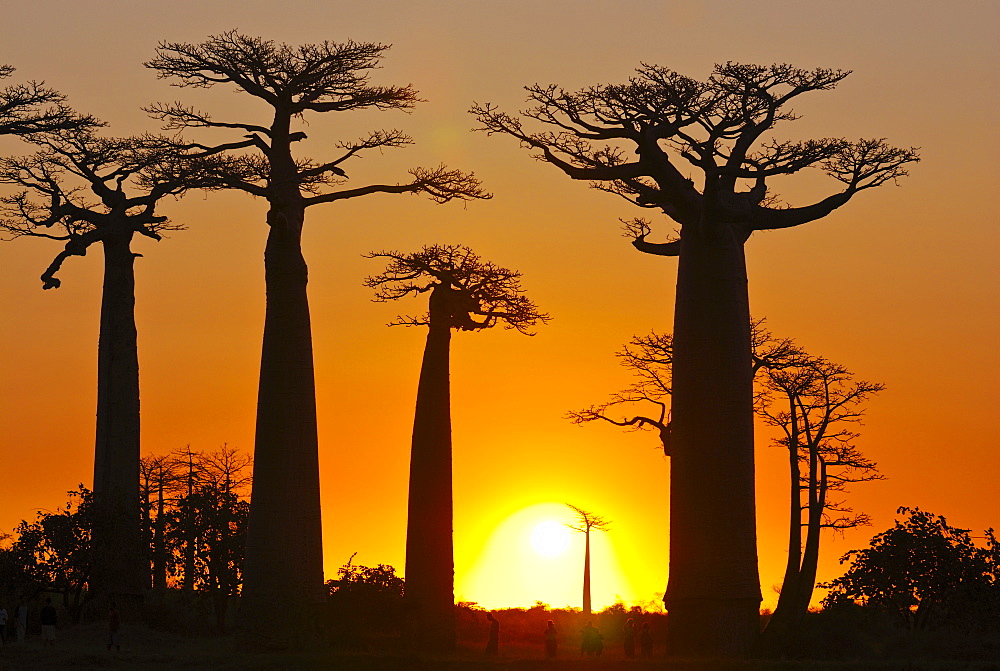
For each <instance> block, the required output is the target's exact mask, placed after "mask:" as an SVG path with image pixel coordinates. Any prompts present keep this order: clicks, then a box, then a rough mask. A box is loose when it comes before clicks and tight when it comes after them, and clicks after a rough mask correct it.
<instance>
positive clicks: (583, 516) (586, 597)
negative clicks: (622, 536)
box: [566, 503, 611, 615]
mask: <svg viewBox="0 0 1000 671" xmlns="http://www.w3.org/2000/svg"><path fill="white" fill-rule="evenodd" d="M566 505H567V506H569V507H570V508H572V509H573V512H575V513H576V519H577V522H576V524H567V525H566V526H568V527H569V528H570V529H572V530H573V531H579V532H580V533H582V534H583V537H584V541H585V545H584V550H583V614H584V615H590V610H591V608H590V532H591V531H592V530H596V531H608V530H609V529H610V528H611V520H606V519H604V518H603V517H601V516H600V515H595V514H594V513H592V512H590V511H588V510H584V509H583V508H577V507H576V506H574V505H573V504H572V503H567V504H566Z"/></svg>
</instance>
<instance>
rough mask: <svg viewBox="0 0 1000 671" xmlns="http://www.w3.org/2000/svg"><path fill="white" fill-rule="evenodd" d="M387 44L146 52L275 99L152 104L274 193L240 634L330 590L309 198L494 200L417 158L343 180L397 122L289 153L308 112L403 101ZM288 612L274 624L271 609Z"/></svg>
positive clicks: (166, 45)
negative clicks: (376, 77) (305, 250)
mask: <svg viewBox="0 0 1000 671" xmlns="http://www.w3.org/2000/svg"><path fill="white" fill-rule="evenodd" d="M387 49H388V47H387V46H385V45H382V44H373V43H364V42H345V43H342V44H341V43H334V42H323V43H321V44H305V45H301V46H289V45H287V44H276V43H274V42H272V41H270V40H264V39H261V38H257V37H249V36H246V35H241V34H239V33H238V32H236V31H228V32H225V33H222V34H220V35H215V36H211V37H209V38H208V40H206V41H205V42H202V43H201V44H187V43H180V42H163V43H161V44H160V46H159V48H158V49H157V56H156V58H154V59H153V60H151V61H149V62H148V63H146V66H147V67H149V68H152V69H153V70H155V71H156V73H157V76H158V77H160V78H164V79H173V80H174V82H173V83H174V85H176V86H180V87H189V88H211V87H214V86H228V87H232V88H234V89H236V90H237V91H239V92H241V93H244V94H247V95H248V96H250V97H251V98H253V99H256V101H257V102H260V103H263V104H264V105H265V106H266V107H268V108H269V113H270V114H269V118H266V119H264V120H262V121H254V120H231V121H221V120H216V119H214V118H213V117H211V116H210V115H208V114H206V113H203V112H199V111H197V110H195V109H194V108H192V107H186V106H184V105H182V104H180V103H174V104H156V105H153V106H151V107H149V108H147V111H148V112H149V113H150V114H151V115H152V116H154V117H155V118H158V119H160V120H161V121H163V122H164V124H165V128H167V129H172V130H181V129H187V130H190V129H207V130H210V131H216V132H228V133H230V134H232V137H231V138H230V139H229V140H228V141H223V142H219V143H215V144H204V143H188V144H183V145H182V146H184V148H185V149H186V150H187V151H188V152H189V154H190V155H191V156H205V155H217V154H223V153H224V154H226V155H227V156H228V157H229V161H230V163H229V165H230V167H231V172H230V174H229V179H228V182H227V184H226V186H227V187H229V188H233V189H238V190H241V191H244V192H246V193H249V194H251V195H253V196H257V197H260V198H263V199H264V200H266V201H267V204H268V211H267V216H266V223H267V226H268V235H267V244H266V247H265V250H264V282H265V287H266V292H267V302H266V308H265V316H264V338H263V345H262V352H261V367H260V383H259V389H258V397H257V424H256V439H255V446H254V482H253V492H252V494H251V510H250V521H249V536H248V540H247V561H246V573H245V575H246V578H245V589H244V592H243V599H244V605H245V607H244V608H243V609H242V615H243V619H244V631H247V632H252V636H253V637H255V638H258V639H259V637H260V636H268V637H269V638H271V639H273V640H274V641H275V642H280V643H282V644H287V643H288V642H289V641H291V640H294V639H295V638H296V637H301V636H302V635H303V634H306V633H307V632H312V631H315V626H314V623H315V620H316V616H315V615H314V614H312V613H311V608H312V607H313V605H315V604H317V603H319V602H322V601H323V600H324V599H325V594H326V592H325V587H324V583H323V548H322V530H321V520H320V499H319V457H318V443H317V435H316V391H315V381H314V374H313V356H312V332H311V326H310V319H309V303H308V298H307V292H306V282H307V267H306V262H305V258H304V257H303V255H302V244H301V239H302V227H303V224H304V221H305V212H306V209H307V208H309V207H312V206H314V205H320V204H324V203H333V202H337V201H341V200H345V199H348V198H355V197H359V196H365V195H369V194H373V193H423V194H426V195H427V196H429V197H430V198H431V199H432V200H434V201H435V202H438V203H444V202H447V201H450V200H453V199H463V200H464V199H471V198H486V197H488V194H486V193H485V192H483V190H482V189H481V187H480V184H479V182H478V180H476V178H475V177H474V176H473V175H471V174H466V173H463V172H460V171H457V170H450V169H448V168H445V167H444V166H439V167H436V168H429V169H427V168H413V169H412V170H410V171H409V174H410V178H411V179H410V180H409V181H407V182H405V183H399V184H369V185H365V186H358V187H353V188H347V182H348V178H347V173H346V172H345V171H344V168H343V166H344V165H345V164H346V162H347V161H349V160H350V159H352V158H357V157H359V156H361V155H363V154H365V153H366V152H369V151H383V150H386V149H391V148H394V147H402V146H405V145H408V144H411V142H412V141H411V139H410V138H409V137H408V136H406V135H405V134H404V133H402V132H400V131H398V130H378V131H373V132H371V133H370V134H369V135H368V136H367V137H363V138H361V139H359V140H355V141H346V142H341V143H339V144H338V145H337V150H338V153H339V155H337V156H335V157H334V158H332V159H331V160H328V161H325V162H318V161H313V160H311V159H307V158H297V157H296V156H294V155H293V152H292V145H293V144H295V143H298V142H302V141H303V140H305V139H306V134H305V133H304V132H302V131H299V130H293V128H292V123H293V121H298V122H301V121H304V120H305V117H306V115H307V114H313V113H327V112H347V111H351V110H365V109H368V110H393V109H398V110H407V109H410V108H412V107H413V106H414V105H415V104H416V103H417V102H418V98H417V93H416V91H414V90H413V88H411V87H410V86H376V85H372V84H371V83H370V82H369V80H368V77H369V73H370V72H371V71H372V70H373V69H374V68H376V67H378V63H379V61H380V60H381V58H382V57H383V55H384V54H385V51H386V50H387ZM276 603H283V604H285V606H286V609H287V612H288V614H289V617H284V618H280V622H279V623H278V626H277V627H276V626H275V618H274V617H273V615H272V610H273V606H274V604H276Z"/></svg>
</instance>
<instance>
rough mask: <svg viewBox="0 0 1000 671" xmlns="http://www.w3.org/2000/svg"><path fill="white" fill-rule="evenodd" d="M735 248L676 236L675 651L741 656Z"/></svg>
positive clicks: (750, 575) (752, 610) (745, 513)
mask: <svg viewBox="0 0 1000 671" xmlns="http://www.w3.org/2000/svg"><path fill="white" fill-rule="evenodd" d="M750 363H751V361H750V311H749V301H748V296H747V277H746V262H745V259H744V255H743V244H742V242H741V241H740V240H737V239H736V238H735V237H734V236H732V234H731V233H730V232H729V231H728V230H727V231H724V232H720V233H719V234H717V235H712V236H708V235H705V234H704V233H702V234H699V232H698V231H684V232H683V233H682V238H681V251H680V260H679V266H678V277H677V304H676V309H675V314H674V359H673V397H672V423H671V451H672V455H673V456H672V457H671V486H670V580H669V584H668V585H667V591H666V595H665V597H664V603H665V605H666V607H667V609H668V610H669V613H670V615H669V617H670V634H669V636H670V642H669V646H670V647H669V650H670V653H671V654H673V655H684V656H732V657H740V656H744V655H747V654H748V653H749V652H750V651H751V649H752V648H753V647H754V645H755V643H756V640H757V637H758V634H759V611H758V609H759V606H760V601H761V593H760V580H759V577H758V572H757V538H756V519H755V498H754V444H753V401H752V399H753V387H752V385H753V379H752V369H751V365H750Z"/></svg>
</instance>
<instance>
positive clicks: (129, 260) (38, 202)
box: [0, 127, 215, 610]
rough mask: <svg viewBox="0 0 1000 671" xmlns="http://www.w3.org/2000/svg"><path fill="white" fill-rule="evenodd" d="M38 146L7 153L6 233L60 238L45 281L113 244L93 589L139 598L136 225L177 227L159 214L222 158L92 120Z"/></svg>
mask: <svg viewBox="0 0 1000 671" xmlns="http://www.w3.org/2000/svg"><path fill="white" fill-rule="evenodd" d="M29 141H30V142H31V143H32V144H33V145H35V146H36V147H38V151H37V152H36V153H34V154H32V155H30V156H27V157H23V158H7V159H2V160H0V182H4V183H7V184H12V185H14V186H15V187H16V188H17V189H18V190H17V191H16V192H15V193H13V194H12V195H8V196H4V197H3V198H0V213H2V215H3V219H2V220H0V230H5V231H6V232H7V233H9V234H11V235H13V236H15V237H21V236H23V237H36V238H47V239H49V240H56V241H59V242H63V243H64V245H63V249H62V251H60V252H59V253H58V254H57V255H56V257H55V260H54V261H53V262H52V263H51V264H50V265H49V267H48V268H46V269H45V272H44V273H43V274H42V276H41V279H42V288H44V289H53V288H56V287H58V286H59V285H60V280H59V278H57V277H56V273H57V272H58V271H59V270H60V268H61V267H62V264H63V262H64V261H65V260H66V259H68V258H69V257H71V256H85V255H86V254H87V251H88V250H89V249H90V247H91V246H92V245H95V244H98V243H99V244H100V247H101V249H102V250H103V252H104V286H103V292H102V295H101V321H100V338H99V341H98V346H97V435H96V444H95V452H94V488H93V492H94V495H93V513H94V528H93V533H92V541H93V560H92V569H91V574H92V575H91V577H90V582H89V594H90V596H91V597H94V596H97V597H99V598H102V599H107V598H117V599H118V600H119V602H120V603H121V604H122V606H123V607H124V608H126V609H128V610H132V609H131V607H130V604H132V603H135V602H137V601H139V600H141V598H142V595H143V592H144V591H145V589H146V588H147V587H148V583H149V565H148V563H147V559H148V553H147V550H146V549H145V548H144V543H143V534H142V520H141V517H140V512H139V359H138V351H137V333H136V324H135V268H134V263H135V259H136V257H138V256H141V255H140V254H136V253H134V252H133V251H132V249H131V244H132V239H133V237H134V236H135V235H136V234H137V233H138V234H139V235H143V236H145V237H148V238H152V239H154V240H160V238H161V234H162V233H163V232H164V231H167V230H172V229H176V228H178V227H177V226H174V225H172V224H170V222H169V220H168V219H167V217H165V216H162V215H160V214H157V213H156V207H157V205H158V204H159V203H160V201H161V200H162V199H164V198H166V197H171V196H178V195H181V194H183V193H184V192H185V191H187V190H189V189H192V188H205V187H210V186H212V185H213V184H214V183H215V182H214V180H215V177H214V175H213V173H212V165H214V163H215V162H214V161H213V160H207V161H206V160H199V161H190V162H189V161H185V162H184V165H183V166H181V165H180V163H179V161H178V156H177V153H176V151H174V150H173V149H171V148H169V147H166V146H164V143H163V142H162V140H161V139H158V138H155V137H142V138H104V137H100V136H98V135H96V134H95V133H94V129H93V128H92V127H90V128H84V129H78V130H71V131H66V130H63V131H59V132H54V133H39V134H34V135H32V136H31V138H30V140H29Z"/></svg>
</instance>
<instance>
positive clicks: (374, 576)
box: [326, 555, 405, 651]
mask: <svg viewBox="0 0 1000 671" xmlns="http://www.w3.org/2000/svg"><path fill="white" fill-rule="evenodd" d="M351 559H352V560H353V559H354V556H353V555H352V556H351ZM403 585H404V583H403V579H402V578H400V577H398V576H397V575H396V569H395V568H393V567H392V566H389V565H387V564H379V565H377V566H359V565H354V564H352V563H351V561H350V560H348V562H347V564H345V565H344V566H342V567H340V569H339V570H338V571H337V579H336V580H327V581H326V586H327V589H328V590H329V600H328V601H327V627H328V632H329V636H330V643H331V644H332V645H334V646H335V647H339V648H347V649H356V650H368V651H376V650H377V651H388V650H393V649H396V648H398V647H399V642H400V638H401V635H402V628H403V621H404V617H405V612H404V607H403Z"/></svg>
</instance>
